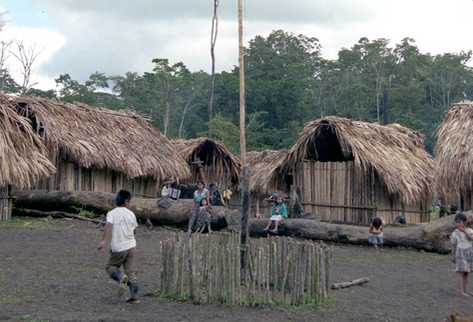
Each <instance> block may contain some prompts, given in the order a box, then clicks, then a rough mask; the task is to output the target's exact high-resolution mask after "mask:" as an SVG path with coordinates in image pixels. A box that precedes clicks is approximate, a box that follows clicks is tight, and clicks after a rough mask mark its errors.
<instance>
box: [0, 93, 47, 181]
mask: <svg viewBox="0 0 473 322" xmlns="http://www.w3.org/2000/svg"><path fill="white" fill-rule="evenodd" d="M13 106H14V105H13V102H12V101H11V99H10V98H9V97H7V96H5V95H0V129H1V131H0V186H5V185H15V186H17V187H19V188H27V187H31V186H32V185H33V184H34V183H35V182H36V181H38V180H39V179H40V178H41V177H44V176H49V175H51V174H53V173H54V170H55V169H54V166H53V165H52V163H51V162H50V161H49V160H48V158H47V153H46V149H45V146H44V144H43V143H42V141H41V140H40V138H39V137H38V136H37V135H36V133H35V132H34V131H33V129H32V127H31V124H30V122H29V120H28V119H27V118H24V117H21V116H19V115H18V114H16V113H15V110H14V109H13V108H12V107H13Z"/></svg>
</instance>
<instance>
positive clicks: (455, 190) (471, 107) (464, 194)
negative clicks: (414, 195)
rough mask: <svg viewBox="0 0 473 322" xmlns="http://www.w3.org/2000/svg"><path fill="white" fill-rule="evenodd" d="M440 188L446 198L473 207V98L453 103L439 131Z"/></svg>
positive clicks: (446, 200)
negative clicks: (472, 99)
mask: <svg viewBox="0 0 473 322" xmlns="http://www.w3.org/2000/svg"><path fill="white" fill-rule="evenodd" d="M435 161H436V174H437V189H438V192H439V195H440V197H441V198H442V199H444V200H443V201H444V202H446V203H448V204H454V205H457V206H458V207H461V208H462V209H473V196H472V195H473V167H472V164H473V102H471V101H463V102H460V103H457V104H454V105H453V106H452V107H451V108H450V110H449V111H448V113H447V115H446V116H445V118H444V120H443V123H442V125H441V126H440V128H439V129H438V132H437V144H436V147H435Z"/></svg>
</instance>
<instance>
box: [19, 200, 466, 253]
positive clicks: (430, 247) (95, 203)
mask: <svg viewBox="0 0 473 322" xmlns="http://www.w3.org/2000/svg"><path fill="white" fill-rule="evenodd" d="M114 198H115V195H114V194H111V193H99V192H42V191H20V192H17V193H16V202H15V208H14V214H21V209H31V210H39V211H44V212H48V211H63V212H67V213H77V212H78V211H79V210H80V209H86V210H89V211H94V212H96V213H98V214H105V213H106V212H107V211H109V210H110V209H112V208H113V207H114ZM158 203H159V204H162V206H158ZM131 208H132V210H133V211H134V212H135V214H136V215H137V217H138V218H141V219H143V220H146V219H150V220H151V221H152V222H153V223H154V224H156V225H174V226H185V225H187V222H188V220H189V217H190V213H191V208H192V201H191V200H186V199H181V200H179V201H169V203H165V202H164V203H163V202H162V200H160V199H144V198H134V199H133V200H132V205H131ZM466 215H467V217H468V221H469V223H473V213H472V212H467V213H466ZM239 216H240V214H239V211H238V210H230V209H228V208H224V207H213V221H212V227H213V228H214V227H215V229H218V228H224V227H226V226H229V225H230V226H232V228H234V227H236V226H237V225H238V223H239ZM266 223H267V219H251V220H250V227H249V230H250V234H251V236H253V237H258V236H265V235H266V232H265V231H264V227H265V225H266ZM454 228H455V224H454V221H453V216H447V217H443V218H440V219H439V220H436V221H434V222H432V223H428V224H422V225H415V226H407V227H395V226H388V227H385V228H384V241H385V244H386V245H387V246H401V247H412V248H416V249H423V250H426V251H433V252H438V253H448V252H450V250H451V246H450V243H449V241H448V236H449V235H450V234H451V232H452V231H453V230H454ZM282 234H283V235H287V236H294V237H301V238H308V239H313V240H325V241H333V242H340V243H349V244H359V245H366V244H367V243H368V228H367V227H361V226H353V225H343V224H333V223H326V222H320V221H318V220H312V219H288V220H286V221H285V223H284V225H283V226H282Z"/></svg>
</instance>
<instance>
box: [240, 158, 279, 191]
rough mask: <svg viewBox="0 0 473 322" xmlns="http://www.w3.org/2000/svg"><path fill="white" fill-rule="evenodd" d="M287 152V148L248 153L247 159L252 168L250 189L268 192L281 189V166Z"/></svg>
mask: <svg viewBox="0 0 473 322" xmlns="http://www.w3.org/2000/svg"><path fill="white" fill-rule="evenodd" d="M287 153H288V151H287V150H265V151H252V152H248V153H247V161H248V165H249V166H250V169H251V177H250V191H254V192H257V193H268V192H271V191H275V190H280V188H281V185H282V180H283V175H282V174H281V172H280V169H279V167H280V166H281V165H282V163H283V161H284V159H285V158H286V156H287Z"/></svg>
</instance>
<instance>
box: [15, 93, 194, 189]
mask: <svg viewBox="0 0 473 322" xmlns="http://www.w3.org/2000/svg"><path fill="white" fill-rule="evenodd" d="M15 103H16V109H17V111H18V112H19V113H20V114H21V115H22V116H25V117H27V118H29V119H30V120H31V122H32V125H33V128H34V130H35V131H36V132H37V133H38V134H39V135H40V136H41V137H42V138H43V141H44V143H45V145H46V147H47V148H48V152H49V157H50V159H51V160H53V162H54V164H55V165H56V168H57V173H56V174H55V175H54V176H53V177H50V178H48V179H46V180H42V182H41V183H40V184H39V185H38V186H37V187H36V188H38V189H46V190H59V191H99V192H116V191H118V190H120V189H127V190H129V191H130V192H132V193H134V194H135V195H138V196H144V197H154V196H156V195H157V189H158V188H159V185H158V183H159V182H160V181H162V180H165V179H176V180H178V178H182V177H185V176H186V175H190V173H189V170H188V167H187V164H186V163H185V161H184V160H183V159H182V158H181V156H180V155H179V154H178V153H177V152H176V150H175V149H174V147H173V145H172V144H171V142H170V141H169V140H168V139H167V138H166V137H165V136H164V135H163V134H161V132H160V131H159V130H158V129H156V128H154V127H153V126H151V125H150V124H149V123H148V122H147V121H146V120H145V119H144V118H143V117H142V116H140V115H138V114H136V113H133V112H130V111H112V110H108V109H104V108H98V107H97V108H96V107H91V106H88V105H86V104H69V103H64V102H58V101H53V100H47V99H42V98H31V97H20V98H16V99H15Z"/></svg>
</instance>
